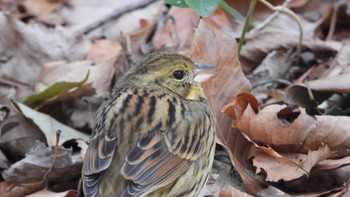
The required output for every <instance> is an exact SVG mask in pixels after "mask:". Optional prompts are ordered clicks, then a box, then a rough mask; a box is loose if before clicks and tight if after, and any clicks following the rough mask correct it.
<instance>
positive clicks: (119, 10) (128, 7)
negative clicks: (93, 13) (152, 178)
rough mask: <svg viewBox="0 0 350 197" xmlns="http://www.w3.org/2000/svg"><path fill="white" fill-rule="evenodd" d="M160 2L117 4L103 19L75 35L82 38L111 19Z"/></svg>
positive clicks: (146, 0) (139, 0)
mask: <svg viewBox="0 0 350 197" xmlns="http://www.w3.org/2000/svg"><path fill="white" fill-rule="evenodd" d="M156 1H158V0H128V1H122V2H120V3H118V4H117V6H116V7H115V8H113V9H112V10H111V11H110V12H109V13H107V14H106V15H104V16H102V17H101V18H98V19H97V20H95V21H93V22H91V23H90V24H88V25H86V26H85V27H83V28H82V29H80V30H78V31H77V32H75V33H74V36H76V37H77V36H81V35H84V34H88V33H89V32H91V31H92V30H94V29H96V28H98V27H100V26H102V25H103V24H105V23H106V22H107V21H109V20H110V19H116V18H118V17H120V16H122V15H123V14H125V13H127V12H130V11H132V10H136V9H140V8H144V7H146V6H148V5H149V4H151V3H153V2H156Z"/></svg>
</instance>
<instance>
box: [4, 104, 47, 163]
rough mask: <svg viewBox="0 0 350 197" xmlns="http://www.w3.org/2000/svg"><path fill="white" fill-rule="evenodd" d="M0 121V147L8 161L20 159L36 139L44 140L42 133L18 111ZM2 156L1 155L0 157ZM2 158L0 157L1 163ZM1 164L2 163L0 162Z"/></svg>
mask: <svg viewBox="0 0 350 197" xmlns="http://www.w3.org/2000/svg"><path fill="white" fill-rule="evenodd" d="M11 111H12V112H13V115H10V116H9V117H7V118H6V119H4V120H3V121H1V122H0V134H1V135H0V147H1V149H2V150H3V152H4V154H5V155H6V156H7V158H8V159H9V160H10V161H12V162H13V161H17V160H19V159H22V158H23V157H24V156H25V154H26V153H27V152H28V150H29V149H30V148H31V147H33V145H34V144H35V141H36V140H40V141H42V142H46V138H45V136H44V134H43V133H42V132H41V131H40V129H39V128H38V127H37V126H36V125H35V124H34V123H33V122H31V121H28V119H26V118H25V116H23V114H21V113H20V112H19V111H16V110H11ZM1 158H2V157H1ZM3 161H4V159H0V163H2V162H3ZM1 166H3V164H1Z"/></svg>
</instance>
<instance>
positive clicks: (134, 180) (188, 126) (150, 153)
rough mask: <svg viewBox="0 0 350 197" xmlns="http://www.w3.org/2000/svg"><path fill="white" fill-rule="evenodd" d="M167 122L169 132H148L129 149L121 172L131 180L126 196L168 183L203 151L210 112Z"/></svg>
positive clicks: (138, 194) (148, 190) (140, 193)
mask: <svg viewBox="0 0 350 197" xmlns="http://www.w3.org/2000/svg"><path fill="white" fill-rule="evenodd" d="M170 108H171V107H169V108H168V109H170ZM175 111H178V110H175ZM168 118H169V117H168ZM167 124H169V125H167V127H166V128H170V130H169V131H168V132H159V131H152V132H148V133H147V134H145V135H144V136H142V137H141V138H140V139H139V140H138V141H137V143H135V144H134V145H133V146H132V148H131V149H130V150H129V153H128V155H127V157H126V159H125V162H124V164H123V167H122V171H121V172H122V174H123V176H124V177H125V178H126V179H128V180H130V182H129V184H128V186H127V188H126V189H125V190H124V193H123V195H122V196H123V197H127V196H144V195H146V194H149V193H151V192H152V191H154V190H157V189H159V188H161V187H163V186H165V185H168V184H169V183H171V182H173V181H174V180H176V179H177V178H178V177H179V176H180V175H181V174H183V173H184V172H185V171H186V170H187V169H188V167H189V165H190V164H191V163H192V162H194V161H195V160H196V159H198V157H199V156H200V155H201V154H202V153H203V150H204V146H205V145H204V144H205V141H206V140H207V138H206V137H207V136H209V135H205V133H206V132H208V130H207V129H209V127H210V126H212V125H211V120H210V116H208V114H206V113H205V112H203V111H201V112H198V114H194V115H193V116H192V117H190V118H189V119H183V118H181V120H179V121H174V122H172V123H170V122H167Z"/></svg>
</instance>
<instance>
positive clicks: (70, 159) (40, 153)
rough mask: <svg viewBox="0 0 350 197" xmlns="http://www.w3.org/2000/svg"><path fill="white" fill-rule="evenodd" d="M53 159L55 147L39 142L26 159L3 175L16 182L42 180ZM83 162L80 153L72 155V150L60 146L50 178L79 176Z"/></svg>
mask: <svg viewBox="0 0 350 197" xmlns="http://www.w3.org/2000/svg"><path fill="white" fill-rule="evenodd" d="M52 159H53V149H52V148H49V147H47V146H46V145H45V144H43V143H41V142H37V143H36V144H35V145H34V146H33V148H32V149H31V150H30V151H29V153H28V154H27V155H26V157H25V158H24V159H22V160H20V161H18V162H16V163H15V164H13V165H12V166H11V167H10V168H9V169H7V170H5V171H3V172H2V176H3V177H4V179H5V180H6V181H7V182H9V183H15V184H20V183H37V182H40V181H42V179H43V177H44V175H45V173H46V172H47V171H48V170H49V169H50V167H51V165H52ZM82 162H83V158H82V157H81V156H80V154H77V155H72V151H71V150H69V149H64V148H62V147H59V149H58V154H57V160H56V163H55V166H54V168H53V170H52V172H51V173H50V174H49V176H48V180H49V181H56V182H64V181H67V180H71V179H73V178H78V177H79V176H80V169H81V166H82ZM63 174H64V176H62V175H63Z"/></svg>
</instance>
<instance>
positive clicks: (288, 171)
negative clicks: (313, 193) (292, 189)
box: [250, 145, 335, 182]
mask: <svg viewBox="0 0 350 197" xmlns="http://www.w3.org/2000/svg"><path fill="white" fill-rule="evenodd" d="M334 155H335V152H332V151H331V150H330V149H329V147H328V146H327V145H324V146H321V147H320V148H319V149H318V150H315V151H309V152H308V154H307V155H305V154H292V155H284V156H283V155H281V154H279V153H277V152H276V151H275V150H273V149H271V148H266V147H263V146H258V145H256V148H255V149H253V150H252V152H251V153H250V156H251V157H253V165H254V166H255V167H257V170H256V173H257V174H258V173H260V172H261V171H264V172H265V173H266V181H273V182H277V181H279V180H284V181H291V180H294V179H298V178H300V177H302V176H304V175H306V176H307V175H309V174H310V171H311V169H313V167H314V166H315V165H316V164H318V163H319V162H320V161H324V160H326V159H327V158H330V157H333V156H334Z"/></svg>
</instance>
